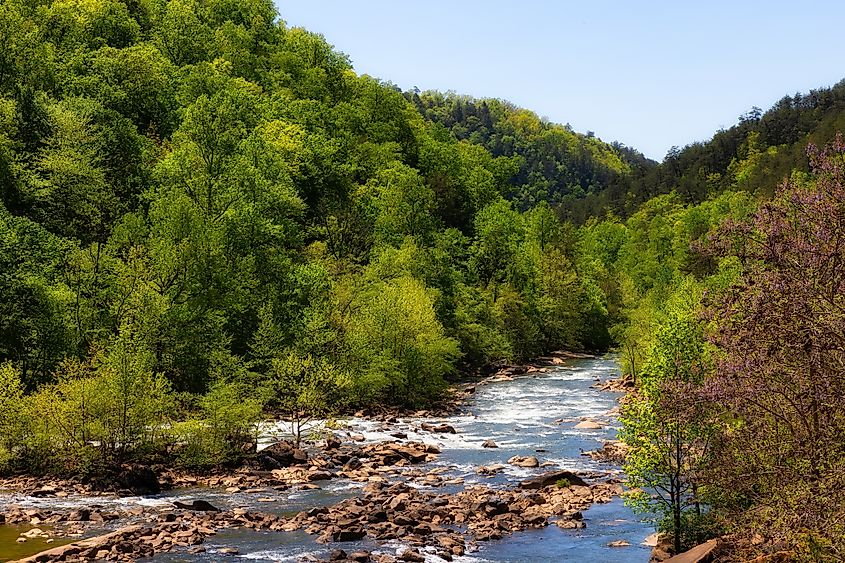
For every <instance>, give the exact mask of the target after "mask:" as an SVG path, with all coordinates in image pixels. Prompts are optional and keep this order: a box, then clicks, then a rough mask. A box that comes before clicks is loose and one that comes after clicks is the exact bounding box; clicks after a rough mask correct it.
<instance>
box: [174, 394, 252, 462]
mask: <svg viewBox="0 0 845 563" xmlns="http://www.w3.org/2000/svg"><path fill="white" fill-rule="evenodd" d="M261 414H262V404H261V401H260V399H259V398H258V397H257V396H255V391H254V390H253V389H248V388H246V387H245V386H244V385H243V384H239V383H232V382H227V381H225V380H223V379H220V380H217V381H216V382H214V384H212V386H211V388H210V389H209V390H208V393H206V394H205V395H203V396H202V397H201V398H200V400H199V413H198V417H197V418H192V419H188V420H187V421H184V422H181V423H179V424H176V425H174V426H173V427H172V429H171V432H172V436H173V439H175V440H176V442H177V445H178V452H179V454H178V463H179V464H181V465H183V466H185V467H188V468H204V467H211V466H219V465H227V464H234V463H237V462H238V461H240V460H241V459H242V458H243V457H244V455H245V454H248V453H250V452H254V451H255V446H256V441H257V435H258V423H259V422H260V420H261Z"/></svg>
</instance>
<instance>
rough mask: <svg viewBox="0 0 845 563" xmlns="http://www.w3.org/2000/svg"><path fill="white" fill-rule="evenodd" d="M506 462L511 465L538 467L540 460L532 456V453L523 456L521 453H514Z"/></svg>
mask: <svg viewBox="0 0 845 563" xmlns="http://www.w3.org/2000/svg"><path fill="white" fill-rule="evenodd" d="M508 463H510V464H511V465H516V466H517V467H539V466H540V461H539V460H538V459H537V458H536V457H534V456H533V455H528V456H523V455H515V456H513V457H512V458H510V459H509V460H508Z"/></svg>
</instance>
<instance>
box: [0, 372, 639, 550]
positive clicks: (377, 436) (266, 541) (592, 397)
mask: <svg viewBox="0 0 845 563" xmlns="http://www.w3.org/2000/svg"><path fill="white" fill-rule="evenodd" d="M617 372H618V367H617V364H616V362H615V361H614V360H613V358H612V357H605V358H593V359H572V360H566V361H564V362H563V363H562V364H560V365H556V366H553V367H551V368H550V369H549V370H548V371H547V372H546V373H540V374H536V375H534V376H520V377H516V378H514V379H512V380H507V379H506V380H502V381H494V382H490V383H486V384H484V385H479V386H478V388H477V391H476V393H475V394H474V396H473V399H472V400H471V401H470V402H469V404H468V405H467V407H466V409H465V411H467V412H465V413H464V414H461V415H457V416H453V417H447V418H442V419H437V420H436V421H437V422H446V423H448V424H450V425H452V426H453V427H454V428H455V429H456V430H457V433H456V434H445V435H433V434H430V433H428V432H422V433H418V432H419V431H416V430H415V428H417V427H418V426H419V422H420V421H419V420H416V419H403V420H400V421H399V423H397V424H391V425H390V426H389V427H385V426H384V425H383V424H382V423H378V422H373V421H367V420H359V419H352V420H350V421H348V424H349V427H348V429H347V430H346V431H348V432H349V433H350V434H351V433H355V434H363V435H364V437H365V439H366V440H367V441H377V440H393V439H395V438H393V437H391V436H390V433H395V432H397V431H400V432H405V433H407V436H408V438H407V439H408V440H418V441H425V442H429V443H431V442H435V443H437V444H438V445H439V446H440V448H441V454H440V455H439V456H438V457H437V460H436V461H435V462H433V463H432V464H431V466H435V467H431V466H428V467H423V468H422V469H423V470H430V469H434V468H437V469H440V470H441V471H442V472H443V475H446V476H451V477H460V478H462V479H463V480H464V482H465V483H466V484H472V483H483V484H486V485H497V486H507V485H509V484H513V483H516V482H518V481H520V480H522V479H524V478H525V477H527V476H530V475H534V474H537V473H539V472H541V471H543V469H524V468H519V467H515V466H511V465H508V464H507V463H506V460H507V459H508V458H510V457H511V456H514V455H534V456H537V457H538V458H539V459H540V461H541V462H550V463H553V464H554V465H556V466H559V467H562V468H564V469H571V470H576V471H579V472H595V473H602V474H607V473H611V474H614V473H615V474H618V473H619V472H620V470H619V468H618V467H613V466H608V465H607V464H601V463H598V462H595V461H592V460H590V459H589V458H587V457H584V456H582V455H581V452H582V451H584V450H591V449H596V448H598V447H601V445H602V444H603V443H604V442H605V441H606V440H608V439H612V438H614V437H615V435H616V432H617V430H618V423H617V421H616V419H615V417H614V415H613V413H614V412H615V407H617V406H618V403H617V399H618V396H619V395H618V394H617V393H613V392H608V391H599V390H597V389H594V388H593V387H592V385H593V384H594V383H595V381H596V380H598V379H602V380H605V379H609V378H611V377H615V376H616V375H617ZM581 418H590V419H593V420H597V421H600V422H602V423H604V424H605V426H604V428H602V429H598V430H579V429H575V428H574V426H575V424H576V423H577V422H578V420H580V419H581ZM488 439H492V440H493V441H495V442H496V444H497V445H498V448H483V447H482V446H481V444H482V443H483V442H484V441H485V440H488ZM494 464H503V465H505V466H506V467H505V469H504V470H503V471H502V472H500V473H497V474H495V475H493V476H485V475H479V474H478V473H477V469H478V468H479V467H480V466H482V465H484V466H490V465H494ZM419 469H420V468H419V467H415V468H410V469H409V471H416V470H419ZM361 487H362V484H360V483H353V482H351V481H344V480H339V479H338V480H333V481H331V482H327V483H325V485H324V486H323V488H322V489H319V490H313V491H285V492H282V493H279V494H278V496H277V497H276V498H275V500H274V501H273V502H266V500H267V499H264V501H265V502H261V503H259V502H257V501H256V499H255V495H248V494H242V493H236V494H228V493H225V492H224V491H221V490H213V489H196V490H179V491H171V492H168V493H164V494H162V495H156V496H152V497H144V498H141V497H131V498H124V499H106V498H98V499H96V502H97V503H99V504H108V503H120V504H122V505H128V506H131V505H136V504H137V505H147V506H154V505H169V503H170V502H171V501H172V500H175V499H176V498H178V499H180V500H184V501H190V500H192V499H194V498H202V499H206V500H209V501H211V502H212V503H214V504H215V505H219V506H221V507H224V506H226V507H230V506H231V507H234V506H240V507H245V508H250V509H257V510H262V511H265V512H276V513H281V514H293V513H296V512H298V511H299V510H302V509H307V508H311V507H314V506H322V505H328V504H332V503H335V502H337V501H339V500H341V499H343V498H346V497H349V496H353V495H356V494H358V491H359V490H360V488H361ZM453 487H454V488H455V489H456V490H457V488H459V487H460V486H459V485H453ZM437 490H439V491H441V492H442V491H443V490H444V489H443V487H439V488H438V489H437ZM447 490H448V486H447ZM12 502H15V503H18V504H23V505H31V506H34V507H37V506H45V507H51V508H55V507H56V505H57V504H66V505H68V506H75V505H80V504H90V503H91V502H92V499H84V498H77V499H74V498H70V499H33V498H28V497H20V496H14V495H5V496H0V506H2V504H5V503H12ZM584 521H585V522H586V527H585V528H583V529H577V530H561V529H559V528H558V527H557V526H548V527H546V528H543V529H540V530H534V531H527V532H519V533H516V534H514V535H512V536H508V537H506V538H504V539H502V540H499V541H492V542H486V543H481V544H480V549H479V550H478V551H476V552H474V553H469V554H467V555H465V556H463V557H456V558H455V560H456V561H459V562H461V563H471V562H478V563H483V562H488V561H489V562H502V563H505V562H525V561H537V562H543V561H548V562H551V561H583V562H608V561H618V562H631V563H639V562H646V561H648V559H649V555H650V548H647V547H645V546H643V545H642V542H643V540H644V539H645V538H646V537H647V536H648V535H649V534H651V533H652V532H653V529H652V527H651V526H650V525H649V524H646V523H644V522H642V521H641V520H640V519H639V517H638V516H637V515H635V514H633V513H632V512H631V510H630V509H628V508H627V507H625V506H624V505H623V503H622V501H621V500H620V499H614V501H613V502H611V503H609V504H603V505H602V504H597V505H594V506H593V507H592V508H590V509H589V510H587V511H586V512H585V513H584ZM617 540H624V541H626V542H628V543H629V544H630V546H628V547H609V546H608V544H609V543H610V542H613V541H617ZM224 546H225V547H236V548H237V549H238V550H239V552H240V554H239V555H238V556H237V557H238V558H240V559H242V560H251V561H291V562H292V561H298V560H300V559H301V558H302V557H304V556H306V555H313V556H325V555H327V553H328V552H329V551H330V550H332V549H334V548H336V547H339V546H338V545H328V546H323V545H320V544H317V543H315V542H314V538H313V537H312V536H309V535H307V534H305V533H303V532H293V533H285V532H255V531H250V530H225V531H222V532H221V533H219V534H218V535H216V536H213V537H211V538H209V539H208V540H207V541H206V543H205V547H206V549H207V551H206V552H205V553H202V554H196V555H188V554H186V553H178V552H177V553H170V554H163V555H158V556H156V557H155V558H154V559H153V562H154V563H155V562H160V563H165V562H177V561H200V562H202V561H209V562H210V561H219V560H220V555H219V554H217V553H216V550H217V549H220V548H222V547H224ZM340 547H343V548H344V549H346V550H347V551H349V550H350V549H352V550H354V549H356V548H359V547H361V548H366V549H376V550H381V551H384V552H387V553H395V552H396V550H397V549H401V546H399V545H387V546H378V545H376V544H375V543H373V542H367V541H364V542H353V543H347V544H343V545H342V546H340ZM430 560H431V561H441V560H440V559H439V558H436V557H433V556H432V557H431V558H430Z"/></svg>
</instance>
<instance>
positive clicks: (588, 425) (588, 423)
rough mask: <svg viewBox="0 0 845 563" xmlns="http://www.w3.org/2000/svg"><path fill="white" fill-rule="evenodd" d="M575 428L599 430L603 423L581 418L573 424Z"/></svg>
mask: <svg viewBox="0 0 845 563" xmlns="http://www.w3.org/2000/svg"><path fill="white" fill-rule="evenodd" d="M575 428H577V429H578V430H601V429H602V428H604V425H603V424H601V423H600V422H596V421H595V420H582V421H581V422H579V423H578V424H576V425H575Z"/></svg>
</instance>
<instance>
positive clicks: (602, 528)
mask: <svg viewBox="0 0 845 563" xmlns="http://www.w3.org/2000/svg"><path fill="white" fill-rule="evenodd" d="M560 362H561V363H558V364H552V365H551V366H540V367H542V368H548V369H547V370H546V371H538V372H535V373H532V374H529V373H528V372H527V371H526V373H524V374H506V373H500V374H498V375H494V376H492V377H490V378H487V379H485V380H483V381H479V382H473V383H468V384H465V385H475V387H476V390H475V392H474V393H470V395H471V398H470V399H469V400H468V401H466V402H465V403H464V406H463V407H462V408H461V409H460V411H461V412H458V413H456V414H453V415H451V416H448V417H429V418H417V417H407V416H404V417H387V418H385V419H380V418H379V419H358V418H352V419H349V420H348V421H347V427H346V428H343V429H338V430H335V431H334V435H335V438H336V440H338V441H339V442H340V444H337V445H335V446H334V447H333V448H329V449H315V450H312V451H309V452H308V453H309V458H308V462H307V465H306V464H302V465H294V466H290V467H286V468H282V469H277V470H271V471H264V472H242V473H236V474H233V475H217V476H203V477H200V478H197V480H196V481H194V482H191V481H190V479H192V478H193V477H191V476H182V477H183V478H187V479H188V481H184V480H179V479H175V478H174V480H173V485H175V486H176V487H177V488H175V489H174V490H171V491H164V492H161V493H158V494H156V495H145V496H140V497H122V498H119V497H113V496H110V495H98V496H92V497H88V498H84V497H80V496H79V494H78V493H77V492H76V491H65V492H68V495H67V497H64V498H62V496H55V497H47V496H42V497H38V496H32V495H26V494H23V493H15V494H7V495H6V496H5V498H3V499H2V500H0V502H2V503H4V505H5V507H4V510H5V511H6V512H8V510H9V507H10V506H12V505H14V504H17V505H19V506H20V507H21V509H20V510H23V511H33V510H36V511H37V510H41V511H42V512H45V513H44V514H42V516H46V517H47V519H49V518H51V517H56V513H58V514H59V516H58V518H59V519H61V518H62V516H61V514H67V513H69V512H70V511H72V510H74V509H76V510H78V508H79V506H80V504H81V503H84V502H88V503H95V504H99V505H100V506H103V507H105V512H106V513H110V511H111V512H114V513H115V514H118V517H117V518H115V519H108V520H106V519H104V520H105V521H106V524H104V525H100V524H96V525H87V526H84V528H85V530H84V531H83V534H87V535H95V534H97V533H99V532H107V531H114V529H116V528H119V527H121V526H122V525H134V522H135V521H137V520H139V519H146V520H147V521H150V522H158V520H159V519H164V521H163V522H158V523H160V524H168V525H170V527H171V528H178V529H177V530H175V532H180V533H182V534H183V536H179V537H176V536H172V534H173V533H175V532H167V530H158V531H157V532H156V534H152V531H153V529H152V528H151V529H150V530H143V531H139V532H137V533H139V534H142V535H140V536H138V538H147V539H146V540H143V541H144V542H149V541H150V540H149V536H151V535H155V537H156V539H165V538H167V537H174V538H175V539H176V540H177V541H175V542H171V543H170V546H168V550H175V551H174V552H173V553H172V554H171V555H164V554H161V553H160V552H159V554H157V555H155V557H154V560H161V561H165V560H174V561H175V560H180V559H179V558H180V557H181V558H182V559H181V560H185V559H191V560H194V559H200V560H202V559H203V557H212V558H213V557H217V556H219V555H222V554H223V552H221V551H220V550H224V549H226V548H234V549H237V550H238V551H239V552H240V554H241V556H242V557H245V558H248V559H254V560H268V561H269V560H291V561H293V560H297V559H298V558H301V557H304V556H305V555H310V556H313V557H317V558H328V557H330V556H331V555H332V551H333V550H334V549H343V550H344V551H345V552H346V554H347V555H350V554H352V553H354V552H355V551H362V550H366V551H368V552H369V553H370V554H371V555H370V557H376V556H378V557H384V558H387V557H397V556H402V554H404V553H405V551H406V550H407V549H410V548H414V549H417V550H418V551H420V553H421V554H422V556H423V557H425V556H426V555H425V553H426V552H429V551H430V552H431V553H429V555H428V557H436V554H438V553H439V554H440V556H448V557H453V558H455V557H464V558H468V557H469V558H470V559H472V558H475V559H476V560H480V559H479V558H482V557H483V558H484V559H486V560H494V561H518V560H524V559H521V558H522V557H524V554H518V552H519V550H520V549H521V547H520V546H523V547H525V542H526V537H531V536H532V535H534V534H538V537H543V538H545V539H543V540H540V541H542V542H547V543H542V546H543V548H542V549H541V547H540V546H534V547H535V548H536V549H538V550H539V551H540V552H542V551H543V549H548V550H550V551H551V552H553V553H555V554H556V555H554V556H552V555H551V554H550V555H548V557H549V559H548V560H554V559H552V557H557V556H558V555H559V553H560V552H565V551H567V550H570V549H579V553H580V554H581V555H582V557H576V559H577V560H584V561H590V560H596V561H598V560H602V558H601V557H605V558H606V557H607V555H606V553H605V552H606V551H607V550H614V555H613V558H614V560H621V561H646V560H647V559H648V550H647V549H645V548H643V547H638V545H639V544H640V543H641V542H642V540H643V539H645V537H646V536H647V535H648V534H649V533H650V532H651V530H650V529H649V528H648V527H647V526H645V525H643V524H640V523H639V522H638V521H637V520H636V518H635V517H633V515H632V514H630V512H629V511H627V509H625V508H624V507H623V506H622V505H621V502H619V501H618V499H616V500H614V498H613V495H615V494H618V492H619V486H618V483H617V482H615V481H616V480H618V478H619V470H618V468H617V467H614V466H612V465H607V464H604V463H602V462H599V461H596V460H592V459H590V458H589V457H587V456H582V455H581V454H582V451H590V450H599V449H602V447H603V445H604V443H605V442H608V441H610V439H612V438H613V437H614V434H615V424H616V423H615V417H614V411H613V409H614V407H615V401H616V398H617V397H618V394H616V393H612V392H610V393H609V392H602V391H599V390H597V389H595V388H594V387H593V386H594V385H595V383H596V380H597V379H598V380H600V381H607V380H608V379H612V378H613V377H614V376H615V374H616V368H615V364H613V362H612V360H609V359H584V358H582V359H571V358H567V359H561V360H560ZM538 369H539V368H538ZM393 418H395V420H390V419H393ZM587 421H589V422H592V423H593V424H592V425H590V424H588V425H583V424H581V423H583V422H587ZM579 424H581V426H582V427H581V428H576V427H577V426H579ZM585 426H586V427H585ZM447 427H451V430H453V431H454V433H452V432H451V431H449V428H447ZM432 429H434V430H435V431H432ZM361 438H363V440H362V439H361ZM488 441H491V442H492V443H494V444H495V445H496V446H497V447H495V448H494V447H484V444H485V442H488ZM487 445H488V446H489V445H490V444H489V443H488V444H487ZM397 456H398V457H397ZM353 459H357V462H356V461H351V460H353ZM350 461H351V463H350ZM358 463H360V465H358ZM552 470H566V471H570V472H572V473H575V474H576V475H574V476H573V480H574V477H577V478H583V479H584V480H585V485H578V484H574V485H573V484H572V483H569V485H570V486H569V487H566V486H565V485H566V483H561V485H564V486H558V483H557V480H556V481H555V482H554V483H550V484H548V485H547V486H545V487H541V488H540V489H522V488H520V483H521V482H523V481H526V480H528V479H530V478H532V477H536V476H539V475H542V474H543V473H545V472H548V471H552ZM274 472H275V473H274ZM174 477H175V476H174ZM317 477H319V478H317ZM391 487H397V488H391ZM406 488H407V489H406ZM399 489H402V490H401V491H400V490H399ZM29 492H32V491H29ZM55 492H56V493H62V492H63V491H61V490H58V491H55ZM402 495H408V496H407V498H406V497H402ZM564 496H565V497H566V498H565V499H564ZM400 497H401V500H400V501H399V504H403V503H404V504H405V506H404V507H401V509H399V508H400V506H399V505H396V506H394V507H393V508H391V507H390V502H392V501H393V500H395V499H396V498H400ZM489 497H498V500H496V499H493V501H491V502H492V503H491V502H488V501H489ZM388 499H390V501H388ZM194 500H206V501H208V502H209V503H211V504H212V505H213V506H214V507H215V508H219V509H220V510H221V512H219V513H218V512H212V513H195V512H192V511H185V510H178V509H175V507H174V505H173V502H174V501H176V502H184V503H189V504H190V503H191V502H193V501H194ZM541 500H543V501H544V502H540V501H541ZM608 501H609V502H608ZM385 502H387V503H388V506H387V507H384V504H385ZM594 502H604V503H607V504H604V505H596V506H597V507H601V506H604V507H606V508H599V509H598V510H597V511H596V510H594V509H591V508H588V507H590V506H591V505H593V503H594ZM526 503H529V504H526ZM377 504H378V506H380V507H381V508H379V509H376V505H377ZM438 505H439V507H438ZM431 506H433V507H435V508H438V509H437V510H435V511H431V510H429V509H428V508H425V507H431ZM74 507H75V508H74ZM323 507H326V508H325V509H326V512H325V513H322V512H318V513H313V514H310V515H309V511H311V510H312V509H316V510H318V511H322V510H323ZM531 507H535V508H531ZM529 508H530V510H529ZM132 511H134V512H135V513H137V512H139V511H140V514H138V515H136V516H134V518H135V520H133V515H132V514H131V512H132ZM382 511H383V512H384V513H385V514H384V515H381V514H380V513H381V512H382ZM579 512H580V513H581V517H582V519H580V520H579V519H578V518H577V517H576V516H575V513H579ZM303 514H304V515H303ZM374 514H377V515H378V516H377V517H373V515H374ZM591 514H596V515H598V516H596V517H593V516H591ZM371 517H373V518H375V519H376V521H374V522H370V519H371ZM541 517H542V518H541ZM167 519H171V520H170V521H169V522H168V521H167ZM198 519H199V520H198ZM204 519H208V520H204ZM397 519H398V521H397ZM455 519H457V520H455ZM379 520H380V521H379ZM593 520H595V521H593ZM174 522H176V523H178V526H173V525H172V524H173V523H174ZM558 522H560V523H558ZM579 522H580V523H579ZM250 523H251V524H250ZM550 523H551V524H554V526H551V527H549V528H547V527H546V526H547V525H548V524H550ZM208 524H213V525H208ZM156 525H158V524H156ZM582 525H583V526H585V527H582ZM566 526H570V527H569V528H567V529H565V530H564V529H563V528H564V527H566ZM194 528H196V529H194ZM200 528H205V529H209V530H212V531H214V532H217V533H216V534H215V535H205V534H204V532H199V533H198V532H197V531H198V530H199V529H200ZM256 528H257V529H259V530H262V531H261V532H255V531H253V530H254V529H256ZM276 530H279V531H276ZM283 530H291V531H283ZM294 530H295V531H294ZM552 530H557V532H552ZM162 532H166V533H165V534H164V535H163V536H162V537H159V536H161V535H162ZM187 532H191V534H187ZM304 532H310V533H312V535H307V534H305V533H304ZM77 533H78V531H77ZM168 533H170V534H171V536H168V535H167V534H168ZM550 534H557V535H556V536H555V535H551V536H550ZM200 536H202V537H200ZM497 537H502V538H503V539H500V540H496V538H497ZM315 538H321V539H322V540H324V541H328V542H329V543H328V544H326V547H321V544H319V543H315V541H314V540H315ZM444 538H447V539H444ZM341 539H343V540H347V539H348V540H349V542H347V541H339V540H341ZM459 539H460V541H459ZM582 540H583V541H582ZM121 541H125V540H121ZM200 541H201V542H202V543H201V544H200V543H199V542H200ZM192 542H197V545H192V544H191V543H192ZM164 543H166V542H162V544H161V545H159V547H162V545H164ZM444 543H447V544H450V545H449V546H448V549H447V546H444V545H443V544H444ZM415 544H416V545H415ZM609 544H614V545H620V546H621V545H625V544H629V545H630V546H631V547H626V548H622V547H609ZM273 546H275V549H274V548H273ZM112 547H113V546H112ZM200 548H202V549H205V552H204V553H189V550H192V549H193V550H195V551H196V550H199V549H200ZM452 548H455V550H456V551H462V554H456V553H454V552H452ZM98 551H104V550H102V549H100V550H98ZM622 552H627V553H628V554H627V555H625V554H623V553H622ZM109 553H111V550H109ZM373 554H375V555H373ZM509 554H510V555H509ZM598 554H602V555H601V557H600V556H599V555H598ZM94 555H96V553H94ZM124 555H125V554H124ZM137 555H138V554H133V556H137ZM335 555H337V553H336V554H335ZM120 556H121V554H119V553H117V554H115V557H116V558H120ZM358 556H359V557H360V553H359V554H358ZM174 557H175V558H174ZM407 557H413V555H408V556H407ZM124 558H125V557H124ZM209 560H210V559H209ZM373 560H375V559H373ZM384 560H388V559H384ZM537 560H543V558H542V556H541V557H540V559H537ZM605 560H606V559H605Z"/></svg>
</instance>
